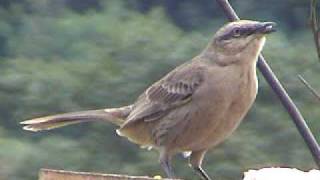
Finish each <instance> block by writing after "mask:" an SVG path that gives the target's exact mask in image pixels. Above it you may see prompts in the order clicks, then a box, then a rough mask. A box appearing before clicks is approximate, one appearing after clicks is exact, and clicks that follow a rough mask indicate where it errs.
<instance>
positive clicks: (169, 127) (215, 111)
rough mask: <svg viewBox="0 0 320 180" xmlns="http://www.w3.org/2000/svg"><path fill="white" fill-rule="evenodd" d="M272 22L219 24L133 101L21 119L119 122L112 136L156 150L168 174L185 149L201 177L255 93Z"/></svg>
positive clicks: (52, 123) (36, 125)
mask: <svg viewBox="0 0 320 180" xmlns="http://www.w3.org/2000/svg"><path fill="white" fill-rule="evenodd" d="M273 31H274V23H270V22H257V21H248V20H241V21H237V22H232V23H228V24H227V25H225V26H223V27H222V28H221V29H220V30H219V31H218V32H217V33H216V34H215V35H214V37H213V39H212V41H211V42H210V43H209V44H208V46H207V48H206V49H205V50H204V51H203V52H202V53H200V54H199V55H198V56H196V57H195V58H193V59H192V60H191V61H189V62H186V63H185V64H183V65H181V66H179V67H177V68H175V69H174V70H173V71H171V72H170V73H169V74H167V75H166V76H165V77H163V78H162V79H160V80H159V81H158V82H156V83H154V84H153V85H151V86H150V87H149V88H148V89H147V90H146V91H145V92H143V93H142V94H141V95H140V96H139V97H138V99H137V100H136V102H135V103H134V104H133V105H130V106H126V107H122V108H115V109H102V110H93V111H83V112H75V113H68V114H61V115H55V116H48V117H44V118H37V119H33V120H29V121H24V122H22V124H24V125H26V126H25V127H24V128H25V129H26V130H31V131H38V130H46V129H52V128H56V127H61V126H64V125H68V124H74V123H79V122H87V121H91V120H106V121H109V122H112V123H114V124H117V125H119V126H120V127H119V129H118V130H117V132H118V134H119V135H121V136H124V137H127V138H128V139H129V140H130V141H132V142H134V143H137V144H140V145H142V146H149V147H154V148H156V149H158V150H159V151H160V163H161V166H162V167H163V169H164V171H165V172H166V174H167V176H168V177H174V174H173V171H172V167H171V158H172V156H173V155H175V154H176V153H179V152H191V155H190V165H191V167H193V168H194V169H195V170H196V171H197V172H198V173H199V174H200V176H201V177H202V178H204V179H210V178H209V176H208V175H207V174H206V173H205V171H204V170H203V169H202V168H201V163H202V160H203V157H204V155H205V153H206V152H207V150H208V149H209V148H212V147H214V146H216V145H218V144H219V143H221V142H222V141H223V140H224V139H225V138H227V137H228V136H229V135H230V134H231V133H232V132H233V131H234V130H235V129H236V128H237V127H238V125H239V123H240V121H241V120H242V119H243V117H244V116H245V114H246V113H247V112H248V110H249V108H250V107H251V105H252V103H253V102H254V100H255V97H256V94H257V78H256V60H257V57H258V54H259V53H260V51H261V50H262V47H263V45H264V41H265V34H268V33H271V32H273Z"/></svg>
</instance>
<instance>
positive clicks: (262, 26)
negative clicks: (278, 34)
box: [255, 22, 277, 34]
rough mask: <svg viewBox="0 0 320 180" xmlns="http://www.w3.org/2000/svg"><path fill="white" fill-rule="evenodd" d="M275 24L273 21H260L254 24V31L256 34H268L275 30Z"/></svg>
mask: <svg viewBox="0 0 320 180" xmlns="http://www.w3.org/2000/svg"><path fill="white" fill-rule="evenodd" d="M276 25H277V24H276V23H275V22H261V23H258V24H257V25H256V26H255V33H257V34H269V33H272V32H275V31H276V28H275V26H276Z"/></svg>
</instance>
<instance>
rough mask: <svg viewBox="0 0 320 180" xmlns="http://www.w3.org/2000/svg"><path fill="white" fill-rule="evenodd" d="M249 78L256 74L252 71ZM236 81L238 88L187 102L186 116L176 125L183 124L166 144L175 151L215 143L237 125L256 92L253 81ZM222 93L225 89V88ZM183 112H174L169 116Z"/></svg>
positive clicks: (196, 148) (224, 137)
mask: <svg viewBox="0 0 320 180" xmlns="http://www.w3.org/2000/svg"><path fill="white" fill-rule="evenodd" d="M253 78H256V76H255V74H254V76H253ZM249 82H250V83H244V84H240V85H239V88H238V89H236V90H235V89H224V91H219V92H222V93H220V94H215V95H214V96H211V97H205V99H199V100H198V102H194V103H193V104H191V105H190V106H192V107H187V106H186V107H185V108H186V109H189V110H190V109H191V110H192V111H193V112H189V117H186V119H184V120H183V121H181V122H180V124H177V127H180V128H183V130H180V132H179V134H178V135H177V137H176V138H175V140H174V141H173V142H172V143H171V144H170V146H171V148H172V149H177V151H196V150H202V149H207V148H210V147H213V146H216V145H218V144H219V143H221V142H222V141H224V140H225V139H226V138H227V137H229V136H230V135H231V134H232V132H234V130H235V129H236V128H237V127H238V126H239V124H240V122H241V121H242V119H243V118H244V116H245V115H246V114H247V112H248V111H249V109H250V107H251V106H252V104H253V102H254V100H255V97H256V94H257V82H256V79H254V81H249ZM228 90H229V92H227V93H225V92H226V91H228ZM179 113H181V114H183V113H185V112H184V110H181V112H175V115H173V116H181V114H179Z"/></svg>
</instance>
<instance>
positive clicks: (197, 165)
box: [189, 150, 211, 180]
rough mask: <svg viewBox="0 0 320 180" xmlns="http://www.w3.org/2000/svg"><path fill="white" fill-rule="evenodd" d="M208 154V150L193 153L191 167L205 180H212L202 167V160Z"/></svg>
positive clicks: (190, 161) (190, 160)
mask: <svg viewBox="0 0 320 180" xmlns="http://www.w3.org/2000/svg"><path fill="white" fill-rule="evenodd" d="M206 152H207V150H201V151H192V153H191V155H190V159H189V165H190V166H191V167H192V168H193V169H194V170H195V171H196V172H197V173H198V174H199V176H200V177H201V178H202V179H203V180H211V178H210V177H209V175H208V174H207V173H206V171H205V170H204V169H202V167H201V164H202V160H203V157H204V155H205V154H206Z"/></svg>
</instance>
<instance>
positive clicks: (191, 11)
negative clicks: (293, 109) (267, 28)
mask: <svg viewBox="0 0 320 180" xmlns="http://www.w3.org/2000/svg"><path fill="white" fill-rule="evenodd" d="M272 2H277V4H278V5H277V6H275V5H274V3H273V4H272ZM81 3H85V4H81ZM249 4H250V6H249ZM263 6H265V7H268V8H269V9H268V8H263ZM0 7H1V8H0V71H1V76H0V102H1V103H0V114H1V116H0V179H4V180H6V179H8V180H9V179H10V180H28V179H30V180H31V179H36V176H37V173H38V170H39V169H40V168H56V169H66V170H79V171H95V172H105V173H125V174H131V175H150V176H152V175H155V174H163V173H162V171H161V169H160V167H159V165H158V164H157V153H156V152H155V151H146V150H141V149H140V148H139V147H138V146H136V145H133V144H130V143H129V142H128V141H127V140H126V139H124V138H120V137H117V136H116V135H115V133H114V126H112V125H109V124H102V123H96V124H81V125H75V126H72V127H67V128H63V129H59V130H54V131H50V132H43V133H36V134H33V133H30V132H24V131H23V130H22V129H21V127H20V126H19V125H18V123H19V122H20V121H22V120H25V119H28V118H32V117H36V116H41V115H47V114H54V113H59V112H69V111H78V110H84V109H95V108H103V107H117V106H122V105H126V104H129V103H132V102H133V101H134V100H135V98H136V97H137V96H138V95H139V93H141V92H142V91H143V90H144V89H145V88H146V87H148V85H150V84H151V83H152V82H154V81H156V80H157V79H159V78H160V77H162V76H163V75H164V74H166V73H167V72H169V71H170V70H171V69H172V68H174V67H175V66H177V65H179V64H181V63H183V62H185V61H187V60H189V59H191V58H192V57H193V56H195V55H196V54H197V53H199V52H200V51H201V49H203V48H204V47H205V46H206V43H207V42H208V41H209V40H210V38H211V36H212V34H213V32H214V31H215V30H216V29H217V28H219V26H221V25H222V24H223V23H224V21H225V19H224V18H223V15H222V14H221V13H218V12H216V11H215V10H217V11H218V10H219V7H217V6H216V4H213V3H212V0H210V1H209V0H208V1H203V2H198V1H195V0H190V1H183V2H181V1H173V0H172V1H158V2H157V3H155V2H153V1H117V0H109V1H92V2H91V3H90V2H89V1H86V0H81V1H79V2H78V3H77V2H76V1H72V0H59V1H54V0H41V1H36V0H24V1H1V2H0ZM172 7H177V9H176V11H174V9H172ZM181 7H184V8H181ZM234 7H235V8H236V9H237V10H239V12H240V14H241V15H243V16H244V17H250V19H259V20H269V21H276V22H278V23H279V27H280V30H279V32H278V33H276V34H274V35H271V36H270V37H269V38H268V41H267V43H266V46H265V49H264V54H265V57H266V58H267V59H268V60H269V63H270V65H271V67H272V68H273V70H274V71H275V72H276V74H277V75H278V76H279V78H280V80H281V81H282V82H283V84H284V86H285V87H286V88H287V89H288V91H289V93H290V94H291V95H292V97H293V99H294V100H295V101H296V102H297V105H298V106H299V108H301V110H302V112H303V114H304V115H305V118H306V119H307V120H308V123H309V124H310V126H311V129H312V131H313V132H314V133H315V135H316V137H317V138H318V137H319V135H320V133H319V129H320V122H319V121H318V118H319V115H320V111H319V103H320V102H317V100H316V99H314V98H313V97H312V95H310V93H309V92H308V91H307V90H306V89H305V88H304V86H303V85H302V84H301V83H300V82H299V81H298V79H297V78H296V75H297V74H298V73H301V74H302V75H304V76H305V78H306V79H307V80H308V81H309V82H310V83H311V84H312V85H313V86H314V88H316V89H320V82H319V80H318V78H319V63H318V62H317V60H316V53H315V48H314V45H313V40H312V35H311V33H310V31H309V29H308V27H307V26H306V25H307V20H308V19H307V18H308V11H307V7H308V3H307V2H306V1H295V0H286V1H281V2H278V1H275V0H272V1H267V0H265V1H261V2H260V1H259V3H258V2H255V1H253V0H248V1H236V2H234ZM182 10H183V11H182ZM211 11H214V12H211ZM293 27H294V28H293ZM259 76H260V75H259ZM259 79H260V86H259V88H260V89H259V95H258V98H257V101H256V103H255V105H254V107H253V108H252V110H251V111H250V113H249V114H248V116H247V117H246V119H245V120H244V122H243V123H242V125H241V126H240V128H239V129H238V130H237V131H236V132H235V134H234V135H233V136H232V137H231V138H230V139H229V140H227V141H226V142H225V143H224V144H223V145H221V146H219V147H217V148H215V150H212V151H211V152H210V153H209V154H208V156H207V158H206V160H205V168H206V169H208V170H209V172H210V174H211V175H214V176H216V177H218V178H219V179H226V180H229V179H239V177H241V173H242V172H243V171H245V170H247V169H249V168H259V167H265V166H290V167H297V168H301V169H309V168H314V167H315V165H314V163H313V161H312V157H311V155H310V153H309V152H308V149H307V148H306V146H305V145H304V143H303V141H302V138H301V137H300V136H299V134H298V133H297V131H296V129H295V127H294V125H293V123H292V122H291V121H290V118H289V117H288V115H287V113H286V112H285V110H284V109H283V108H282V107H281V105H280V104H279V101H278V99H277V98H276V97H275V95H274V93H273V92H272V91H271V90H270V88H269V87H268V85H267V84H266V83H265V82H264V80H263V78H262V77H260V78H259ZM318 140H320V139H319V138H318ZM175 170H176V171H177V174H178V175H179V176H181V177H184V178H187V179H197V177H196V176H195V175H194V173H193V172H192V170H191V169H189V168H188V167H187V160H186V159H183V158H182V157H180V156H178V158H177V160H176V161H175Z"/></svg>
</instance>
